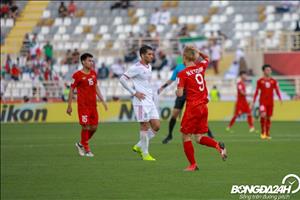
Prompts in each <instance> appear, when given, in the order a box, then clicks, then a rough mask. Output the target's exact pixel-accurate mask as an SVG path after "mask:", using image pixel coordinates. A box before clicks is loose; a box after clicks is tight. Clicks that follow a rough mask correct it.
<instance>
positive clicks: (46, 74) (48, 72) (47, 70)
mask: <svg viewBox="0 0 300 200" xmlns="http://www.w3.org/2000/svg"><path fill="white" fill-rule="evenodd" d="M50 76H51V70H50V67H49V66H46V68H45V71H44V81H50Z"/></svg>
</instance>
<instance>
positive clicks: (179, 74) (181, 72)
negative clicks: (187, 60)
mask: <svg viewBox="0 0 300 200" xmlns="http://www.w3.org/2000/svg"><path fill="white" fill-rule="evenodd" d="M186 71H187V68H184V69H182V70H181V71H179V72H178V75H177V76H182V75H184V74H186Z"/></svg>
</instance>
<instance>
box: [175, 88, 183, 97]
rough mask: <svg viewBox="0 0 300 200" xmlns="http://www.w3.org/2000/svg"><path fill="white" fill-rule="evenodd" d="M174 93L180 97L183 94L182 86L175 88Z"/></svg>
mask: <svg viewBox="0 0 300 200" xmlns="http://www.w3.org/2000/svg"><path fill="white" fill-rule="evenodd" d="M176 95H177V96H178V97H182V96H183V88H177V90H176Z"/></svg>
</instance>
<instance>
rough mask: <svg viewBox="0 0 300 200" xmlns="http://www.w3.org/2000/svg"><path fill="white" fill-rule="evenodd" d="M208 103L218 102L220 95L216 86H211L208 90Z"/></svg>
mask: <svg viewBox="0 0 300 200" xmlns="http://www.w3.org/2000/svg"><path fill="white" fill-rule="evenodd" d="M209 95H210V101H212V102H216V101H220V98H221V95H220V92H219V90H218V88H217V86H216V85H214V86H213V88H212V89H211V90H210V93H209Z"/></svg>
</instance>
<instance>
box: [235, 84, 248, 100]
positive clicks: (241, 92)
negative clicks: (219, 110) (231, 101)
mask: <svg viewBox="0 0 300 200" xmlns="http://www.w3.org/2000/svg"><path fill="white" fill-rule="evenodd" d="M237 102H238V103H247V99H246V85H245V83H244V82H243V81H239V82H238V83H237Z"/></svg>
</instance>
